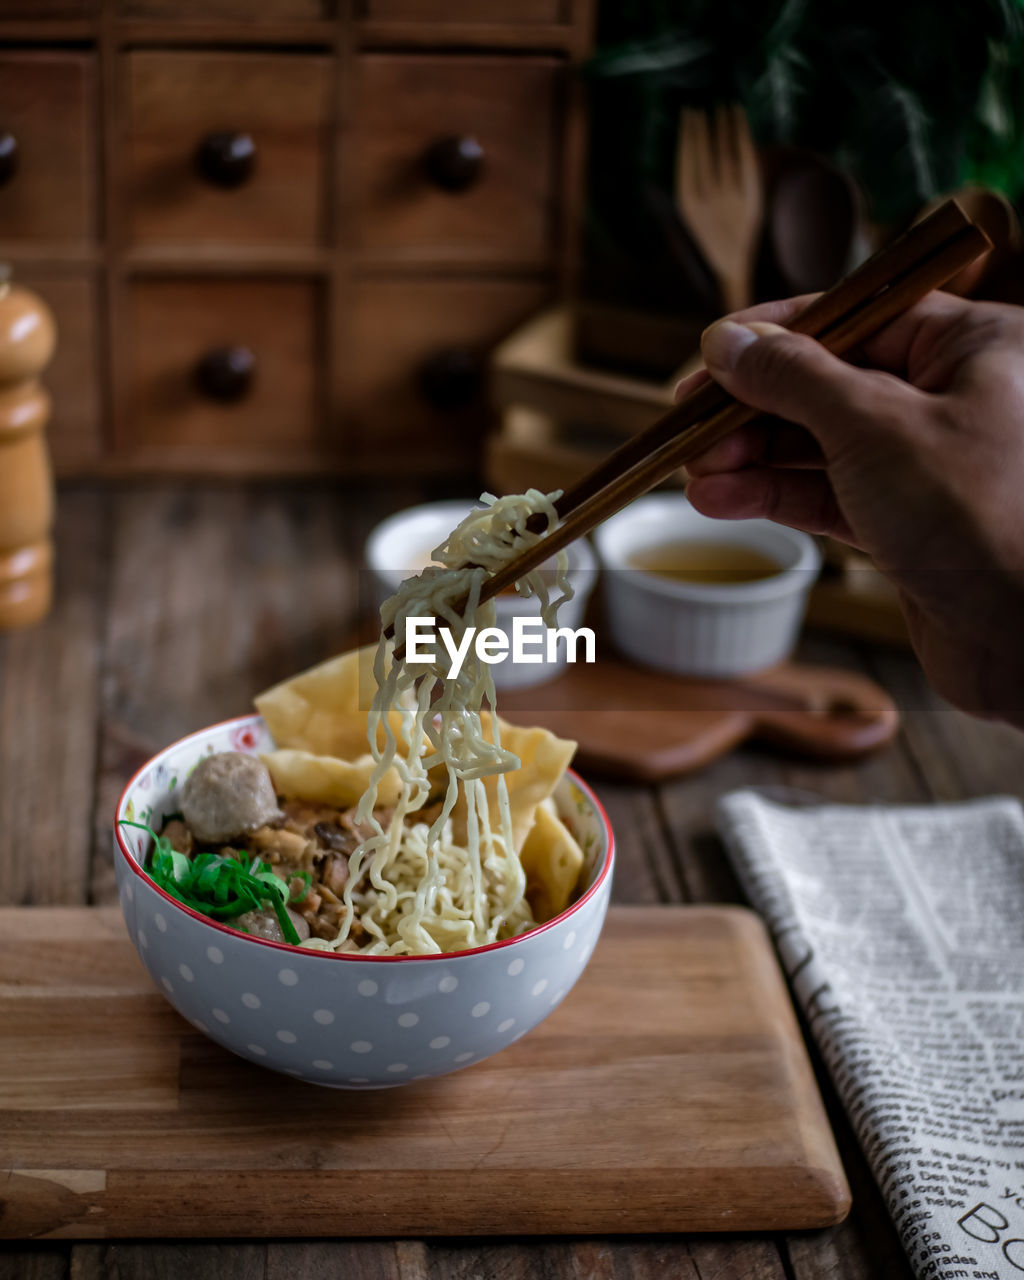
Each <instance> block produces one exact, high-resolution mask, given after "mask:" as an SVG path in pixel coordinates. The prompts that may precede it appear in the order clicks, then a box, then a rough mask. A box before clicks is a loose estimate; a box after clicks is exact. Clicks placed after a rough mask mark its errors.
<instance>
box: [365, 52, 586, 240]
mask: <svg viewBox="0 0 1024 1280" xmlns="http://www.w3.org/2000/svg"><path fill="white" fill-rule="evenodd" d="M561 70H562V68H561V65H560V64H559V63H558V62H557V61H556V60H555V59H552V58H505V57H493V58H490V57H485V56H473V55H467V56H465V57H450V56H437V57H432V56H418V55H408V56H404V55H399V54H395V55H391V54H379V55H378V54H371V55H367V56H366V57H364V58H362V59H361V60H360V69H359V77H360V87H359V97H358V133H359V136H358V138H357V140H356V141H355V142H354V144H353V145H354V146H355V147H356V149H357V159H356V162H355V163H356V181H357V193H356V199H357V203H358V216H357V231H356V234H357V241H358V244H359V246H360V248H361V249H363V250H364V251H366V253H367V254H368V255H369V256H370V257H381V256H382V257H387V258H396V259H404V260H427V261H430V260H434V259H437V260H443V261H453V262H461V261H466V262H474V263H476V262H479V263H489V262H490V263H494V262H508V263H514V264H522V265H538V264H541V263H544V262H546V261H548V260H549V258H550V256H551V253H552V235H553V228H554V216H553V215H554V210H553V207H552V205H553V191H554V151H555V147H554V136H555V128H556V122H557V117H558V114H559V109H558V88H559V80H560V74H561ZM458 138H469V139H475V141H476V143H478V144H479V146H480V147H481V148H482V151H483V158H482V161H481V163H480V167H479V172H478V176H476V177H475V179H472V178H471V180H470V185H469V186H467V187H466V188H465V189H463V190H456V191H453V190H446V189H444V187H443V186H442V185H440V183H441V180H442V179H439V178H438V176H437V175H438V173H440V174H442V175H449V176H458V173H459V170H458V167H457V165H456V164H455V163H454V161H453V158H452V157H451V156H449V157H448V158H447V161H446V160H445V157H444V155H443V147H442V145H441V144H444V143H445V142H446V140H452V139H458ZM439 150H441V152H442V155H441V157H440V158H438V151H439ZM431 158H432V159H431ZM432 163H433V164H434V170H433V172H434V175H435V176H433V177H432V176H431V164H432ZM469 172H470V173H472V169H470V170H469Z"/></svg>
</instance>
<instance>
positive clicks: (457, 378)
mask: <svg viewBox="0 0 1024 1280" xmlns="http://www.w3.org/2000/svg"><path fill="white" fill-rule="evenodd" d="M420 387H421V389H422V391H423V394H424V396H425V397H426V399H427V401H428V402H429V403H430V404H431V405H433V407H434V408H435V409H464V408H465V407H466V406H467V405H470V404H472V403H473V402H474V401H475V400H476V399H477V398H478V397H479V395H480V391H481V389H482V387H483V370H482V368H481V366H480V359H479V357H478V356H477V355H476V354H475V353H474V352H472V351H470V350H469V349H468V347H449V348H448V349H447V350H445V351H439V352H438V353H437V355H434V356H431V357H430V359H429V360H427V362H426V363H425V364H424V365H423V367H422V368H421V369H420Z"/></svg>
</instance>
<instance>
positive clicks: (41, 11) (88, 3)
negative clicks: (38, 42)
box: [0, 0, 95, 22]
mask: <svg viewBox="0 0 1024 1280" xmlns="http://www.w3.org/2000/svg"><path fill="white" fill-rule="evenodd" d="M94 8H95V0H0V19H5V18H23V19H26V18H27V19H29V20H30V21H33V22H38V21H39V20H40V19H43V18H84V17H86V16H87V15H88V14H90V13H92V11H93V9H94Z"/></svg>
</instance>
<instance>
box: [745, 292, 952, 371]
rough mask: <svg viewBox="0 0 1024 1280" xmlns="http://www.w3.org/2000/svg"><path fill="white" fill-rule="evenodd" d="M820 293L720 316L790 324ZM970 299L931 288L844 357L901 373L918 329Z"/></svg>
mask: <svg viewBox="0 0 1024 1280" xmlns="http://www.w3.org/2000/svg"><path fill="white" fill-rule="evenodd" d="M821 296H822V295H821V294H820V293H804V294H801V295H800V296H799V297H795V298H780V299H778V300H777V301H775V302H762V303H760V304H759V305H758V306H756V307H747V308H746V309H745V310H743V311H736V312H733V314H732V315H728V316H723V317H722V319H723V320H732V321H734V322H735V323H736V324H750V323H751V322H753V321H756V320H768V321H770V322H771V323H772V324H780V325H784V326H785V327H786V328H789V327H790V326H791V325H792V323H793V321H794V320H795V319H796V318H797V316H798V315H799V314H800V312H801V311H803V310H804V308H805V307H807V306H809V305H810V304H811V303H812V302H814V301H815V300H816V299H818V298H820V297H821ZM970 305H971V304H970V303H969V302H968V301H967V300H966V299H964V298H960V297H958V296H957V295H956V294H952V293H942V292H941V291H939V290H933V292H931V293H930V294H928V296H927V297H925V298H922V299H921V301H920V302H916V303H915V304H914V305H913V306H912V307H911V308H910V309H909V310H907V311H904V312H903V314H902V315H899V316H897V317H896V318H895V319H894V320H890V321H889V323H888V324H887V325H886V326H885V327H884V328H882V329H879V331H878V332H877V333H876V334H873V335H872V336H871V337H870V338H868V339H867V340H866V341H864V342H862V343H861V344H860V346H859V347H857V348H855V350H853V351H848V352H847V353H846V356H845V359H848V360H850V359H854V360H856V361H857V362H858V363H860V362H861V361H864V362H866V363H867V364H869V365H871V366H872V368H875V369H882V370H884V371H885V372H886V373H896V374H900V373H903V372H904V371H905V370H906V367H907V357H908V355H909V353H910V349H911V347H912V346H913V344H914V341H915V339H916V338H917V336H918V334H919V333H920V332H921V330H922V329H923V328H924V327H925V326H926V325H928V324H930V323H932V322H934V321H940V322H942V321H949V320H952V319H955V318H956V317H958V316H960V315H962V314H963V312H964V311H966V310H968V309H969V307H970Z"/></svg>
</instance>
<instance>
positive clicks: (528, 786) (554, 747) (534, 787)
mask: <svg viewBox="0 0 1024 1280" xmlns="http://www.w3.org/2000/svg"><path fill="white" fill-rule="evenodd" d="M480 719H481V723H482V724H483V728H484V735H485V736H486V737H487V738H488V739H489V740H490V738H491V716H490V714H489V713H488V712H486V711H485V712H483V713H482V714H481V716H480ZM498 724H499V726H500V728H501V745H502V746H503V747H505V748H506V749H507V750H509V751H511V752H513V753H514V754H515V755H517V756H518V757H519V762H520V763H519V768H518V769H516V770H515V771H514V772H512V773H506V774H505V775H504V777H505V785H506V786H507V787H508V803H509V808H510V809H511V811H512V840H513V843H514V845H515V848H516V852H517V853H518V852H520V851H521V850H522V847H523V842H524V841H525V840H526V836H527V833H528V832H529V830H530V828H531V827H532V826H533V820H534V816H535V814H536V812H537V806H538V805H539V804H540V802H541V801H542V800H546V799H547V798H548V796H550V795H551V793H552V791H554V789H555V787H556V786H557V784H558V781H559V779H560V778H561V776H562V774H563V773H565V771H566V769H568V767H569V765H570V764H571V762H572V758H573V756H574V755H575V754H576V743H575V742H572V741H571V740H569V739H568V738H556V737H555V735H554V734H553V733H551V732H550V730H548V729H539V728H531V729H524V728H522V726H520V725H517V724H509V723H508V721H507V720H502V718H501V717H500V716H499V717H498ZM484 786H485V787H486V788H487V803H488V806H489V809H490V814H491V825H492V827H493V826H496V825H497V822H498V779H497V777H496V776H495V777H491V778H487V779H485V781H484ZM452 822H453V830H454V834H455V838H456V840H458V841H460V842H461V841H464V840H465V830H466V813H465V802H464V800H463V799H462V798H461V797H460V799H459V802H458V804H457V806H456V808H455V812H454V813H453V815H452Z"/></svg>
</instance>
